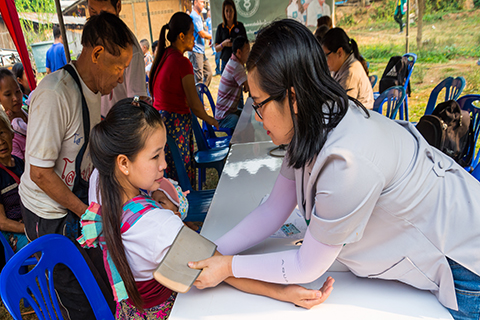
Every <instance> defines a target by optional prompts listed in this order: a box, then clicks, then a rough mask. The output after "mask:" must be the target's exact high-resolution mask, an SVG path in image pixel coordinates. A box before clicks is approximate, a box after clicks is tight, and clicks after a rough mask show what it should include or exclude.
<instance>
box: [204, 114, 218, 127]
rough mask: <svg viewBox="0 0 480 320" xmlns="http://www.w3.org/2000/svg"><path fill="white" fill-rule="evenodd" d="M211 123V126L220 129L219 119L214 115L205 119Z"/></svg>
mask: <svg viewBox="0 0 480 320" xmlns="http://www.w3.org/2000/svg"><path fill="white" fill-rule="evenodd" d="M205 121H206V122H207V123H208V124H209V125H211V126H214V127H215V128H217V129H218V126H219V125H218V121H217V119H215V118H213V117H208V118H207V120H205Z"/></svg>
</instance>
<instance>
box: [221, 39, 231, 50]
mask: <svg viewBox="0 0 480 320" xmlns="http://www.w3.org/2000/svg"><path fill="white" fill-rule="evenodd" d="M231 46H233V43H232V40H230V39H226V40H223V42H222V47H224V48H225V47H231Z"/></svg>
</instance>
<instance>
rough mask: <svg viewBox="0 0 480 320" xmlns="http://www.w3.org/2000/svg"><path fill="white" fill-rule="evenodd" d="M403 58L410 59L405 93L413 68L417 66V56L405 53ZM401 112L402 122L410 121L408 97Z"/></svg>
mask: <svg viewBox="0 0 480 320" xmlns="http://www.w3.org/2000/svg"><path fill="white" fill-rule="evenodd" d="M403 56H404V57H406V58H407V59H408V73H407V77H406V78H405V83H404V84H403V88H404V89H405V92H407V88H408V84H409V83H410V78H411V77H412V72H413V67H414V66H415V62H417V55H416V54H415V53H405V54H404V55H403ZM399 110H400V120H406V121H408V96H405V101H404V103H402V105H401V106H400V109H399Z"/></svg>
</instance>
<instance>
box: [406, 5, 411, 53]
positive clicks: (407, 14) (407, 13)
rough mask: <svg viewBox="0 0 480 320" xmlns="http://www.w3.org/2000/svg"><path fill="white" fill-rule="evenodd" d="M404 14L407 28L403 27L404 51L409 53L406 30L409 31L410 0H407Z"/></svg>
mask: <svg viewBox="0 0 480 320" xmlns="http://www.w3.org/2000/svg"><path fill="white" fill-rule="evenodd" d="M405 15H406V16H407V23H406V24H407V28H406V29H405V53H409V52H410V48H409V43H408V32H409V31H410V30H409V29H410V0H407V12H406V13H405Z"/></svg>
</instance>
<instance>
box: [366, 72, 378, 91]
mask: <svg viewBox="0 0 480 320" xmlns="http://www.w3.org/2000/svg"><path fill="white" fill-rule="evenodd" d="M368 79H370V83H371V84H372V89H373V87H375V85H376V84H377V81H378V76H377V75H375V74H374V75H371V76H369V77H368Z"/></svg>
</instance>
